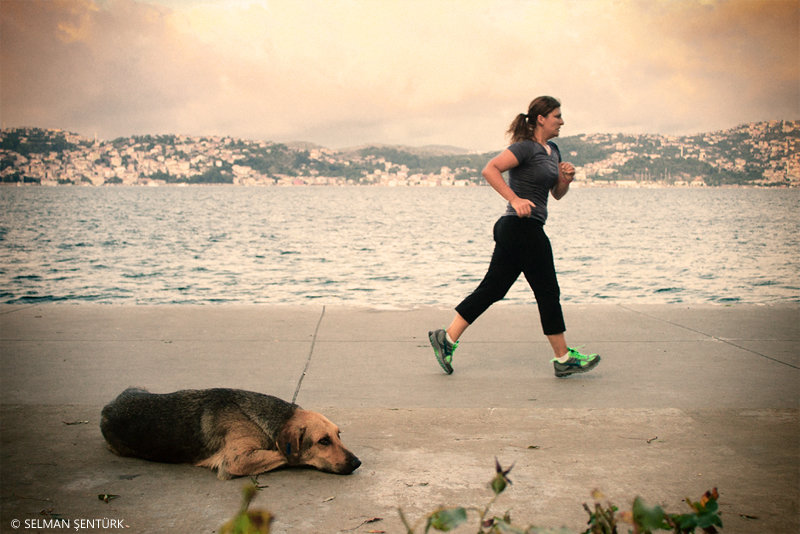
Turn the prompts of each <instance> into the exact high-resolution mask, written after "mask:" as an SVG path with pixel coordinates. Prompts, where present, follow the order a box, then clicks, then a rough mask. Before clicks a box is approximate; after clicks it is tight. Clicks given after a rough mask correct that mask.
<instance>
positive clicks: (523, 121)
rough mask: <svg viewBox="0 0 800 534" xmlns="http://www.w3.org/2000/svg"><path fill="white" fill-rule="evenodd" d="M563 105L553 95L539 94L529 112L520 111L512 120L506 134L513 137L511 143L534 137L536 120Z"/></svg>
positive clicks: (529, 107)
mask: <svg viewBox="0 0 800 534" xmlns="http://www.w3.org/2000/svg"><path fill="white" fill-rule="evenodd" d="M560 107H561V102H559V101H558V100H556V99H555V98H553V97H552V96H538V97H536V98H534V99H533V102H531V104H530V105H529V106H528V114H527V115H526V114H525V113H520V114H519V115H517V117H516V118H515V119H514V120H513V121H511V126H509V127H508V131H507V132H506V134H507V135H508V136H510V137H511V143H518V142H520V141H524V140H525V139H533V133H534V131H535V130H536V120H537V119H538V118H539V115H542V116H544V117H546V116H547V115H549V114H550V112H551V111H553V110H554V109H556V108H560Z"/></svg>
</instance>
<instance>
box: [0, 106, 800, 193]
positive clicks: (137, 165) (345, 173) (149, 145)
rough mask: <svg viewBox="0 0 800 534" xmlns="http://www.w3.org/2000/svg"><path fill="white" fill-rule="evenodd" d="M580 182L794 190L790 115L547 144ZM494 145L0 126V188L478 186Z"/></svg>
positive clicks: (797, 178)
mask: <svg viewBox="0 0 800 534" xmlns="http://www.w3.org/2000/svg"><path fill="white" fill-rule="evenodd" d="M555 141H556V142H557V144H558V145H559V148H560V150H561V154H562V157H563V159H564V160H566V161H570V162H572V163H573V164H574V165H575V166H576V168H577V170H578V178H579V180H581V181H582V182H583V183H584V184H587V185H596V184H617V185H648V184H670V185H682V184H684V185H685V184H689V183H691V184H693V185H708V186H715V185H760V186H800V150H798V149H799V148H800V120H795V121H769V122H758V123H750V124H744V125H741V126H737V127H736V128H732V129H729V130H723V131H718V132H710V133H704V134H699V135H694V136H682V137H676V136H663V135H654V134H645V135H626V134H592V135H578V136H571V137H563V138H558V139H556V140H555ZM497 152H499V150H498V151H496V152H492V153H484V154H475V153H468V152H467V151H464V150H461V149H458V148H455V147H447V146H426V147H407V146H387V145H367V146H363V147H355V148H349V149H343V150H332V149H328V148H325V147H320V146H317V145H314V144H312V143H305V142H294V143H290V144H281V143H274V142H270V141H253V140H244V139H236V138H232V137H191V136H182V135H155V136H153V135H145V136H132V137H125V138H118V139H114V140H112V141H97V140H95V139H89V138H85V137H82V136H80V135H78V134H74V133H70V132H65V131H62V130H47V129H41V128H12V129H3V130H1V131H0V181H1V182H2V183H7V184H9V183H11V184H14V183H16V184H53V185H55V184H91V185H107V184H128V185H153V184H156V185H157V184H171V183H178V184H181V183H183V184H190V183H228V184H240V185H298V184H332V185H343V184H365V185H366V184H384V185H412V186H414V185H422V186H431V185H474V184H482V183H483V179H482V178H481V176H480V171H481V169H482V168H483V166H484V165H485V164H486V162H487V161H488V160H489V159H490V158H491V157H493V156H494V155H495V154H496V153H497Z"/></svg>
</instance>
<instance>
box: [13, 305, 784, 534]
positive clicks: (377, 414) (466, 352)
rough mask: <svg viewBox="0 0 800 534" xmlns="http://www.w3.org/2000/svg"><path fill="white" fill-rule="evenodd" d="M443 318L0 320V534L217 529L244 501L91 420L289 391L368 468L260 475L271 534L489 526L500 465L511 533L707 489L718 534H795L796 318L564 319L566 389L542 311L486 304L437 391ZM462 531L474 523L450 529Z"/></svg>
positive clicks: (693, 314)
mask: <svg viewBox="0 0 800 534" xmlns="http://www.w3.org/2000/svg"><path fill="white" fill-rule="evenodd" d="M451 314H452V312H451V311H449V310H435V309H419V310H410V311H393V310H387V311H377V310H368V309H355V308H344V307H330V306H328V307H323V306H102V305H88V304H81V305H68V304H43V305H32V306H3V307H0V354H2V358H1V359H0V377H2V378H0V381H1V382H0V386H2V390H1V391H0V444H1V446H2V449H1V450H0V460H1V461H2V464H0V468H1V469H0V475H1V478H0V484H1V490H2V491H1V493H0V502H1V503H2V518H0V531H1V532H11V531H17V532H26V531H27V532H33V531H35V529H31V528H29V529H26V528H25V527H26V525H27V526H30V527H35V526H39V527H41V526H42V525H47V524H48V523H43V521H44V520H47V519H53V518H56V519H57V518H63V519H69V520H71V521H72V524H71V527H72V528H73V529H74V527H75V525H76V523H75V520H78V519H84V520H88V519H101V520H102V519H106V520H107V521H106V525H111V526H112V527H113V524H112V523H110V522H109V521H108V520H111V519H114V520H118V521H123V522H124V525H126V526H127V527H128V528H127V531H128V532H209V533H210V532H215V531H216V529H217V528H218V527H219V526H220V525H221V524H222V523H224V522H225V521H226V520H227V519H229V518H230V517H231V516H233V514H234V513H235V511H236V510H237V508H238V505H239V501H240V490H241V487H242V486H243V484H244V483H245V482H246V480H244V479H234V480H230V481H224V482H223V481H219V480H217V479H216V477H215V476H214V474H213V473H212V472H210V471H208V470H205V469H201V468H196V467H193V466H189V465H167V464H157V463H150V462H145V461H142V460H137V459H131V458H120V457H117V456H115V455H113V454H112V453H110V452H109V451H108V450H107V449H106V448H105V447H104V441H103V438H102V436H101V434H100V431H99V427H98V424H99V416H100V410H101V409H102V407H103V405H105V404H106V403H107V402H108V401H110V400H111V399H113V398H114V397H115V396H116V395H117V394H118V393H119V392H120V391H122V390H123V389H124V388H125V387H127V386H130V385H137V386H143V387H146V388H148V389H149V390H151V391H153V392H159V393H161V392H168V391H175V390H178V389H184V388H209V387H235V388H241V389H250V390H254V391H261V392H264V393H270V394H273V395H276V396H279V397H282V398H284V399H286V400H291V399H292V397H293V396H294V395H295V393H297V403H298V404H300V405H301V406H302V407H304V408H306V409H311V410H315V411H320V412H322V413H324V414H325V415H326V416H328V417H329V418H330V419H331V420H333V421H334V422H335V423H337V424H338V425H339V426H340V428H341V429H342V439H343V441H344V443H345V444H346V445H347V446H348V447H349V448H350V449H351V450H352V451H353V452H355V453H356V454H357V455H358V456H359V458H360V459H361V460H362V462H363V465H362V466H361V468H360V469H358V470H357V471H356V472H355V473H354V474H353V475H350V476H336V475H330V474H324V473H320V472H316V471H310V470H282V471H277V472H273V473H267V474H263V475H260V476H259V477H258V483H259V484H260V485H262V486H264V487H263V488H262V489H261V491H260V492H259V493H258V495H257V497H256V499H255V500H254V502H253V507H254V508H264V509H268V510H270V511H271V512H272V513H273V514H274V515H275V516H276V519H275V521H274V523H273V532H277V533H336V532H355V533H366V532H376V531H377V532H389V533H394V532H404V529H403V527H402V524H401V522H400V520H399V516H398V513H397V508H398V507H401V508H402V509H403V511H404V513H405V514H406V516H407V517H408V518H409V519H412V520H417V519H419V518H422V517H423V516H424V515H425V514H426V513H428V512H431V511H433V510H434V509H435V508H436V507H437V506H438V505H446V506H455V505H463V506H479V505H483V504H485V503H487V502H488V501H489V499H490V497H491V495H490V493H491V492H490V490H489V489H488V487H487V483H488V482H489V481H490V480H491V478H492V476H493V474H494V458H495V457H497V458H498V459H499V460H500V462H501V464H502V465H504V466H510V465H511V464H512V463H513V464H514V468H513V470H512V472H511V474H510V478H511V480H512V481H513V485H512V486H511V487H510V488H509V489H508V490H507V491H506V492H505V493H504V494H503V495H502V496H501V497H500V499H499V500H498V501H497V503H496V504H495V505H494V507H493V508H492V510H493V512H494V513H495V514H497V515H502V514H503V513H504V512H505V511H510V513H511V516H512V518H513V519H514V521H515V523H517V524H519V525H520V526H527V525H530V524H533V525H537V526H541V527H561V526H566V527H568V528H569V529H572V530H573V531H575V532H580V531H582V530H583V529H584V528H585V524H586V520H587V519H588V516H587V514H586V512H585V511H584V510H583V508H582V503H584V502H587V503H591V502H592V501H591V499H592V497H591V492H592V490H594V489H599V490H601V491H602V492H603V493H604V494H605V496H606V497H607V499H608V500H610V501H611V502H613V503H614V504H616V505H618V506H619V507H620V508H621V509H630V504H631V502H632V500H633V498H634V497H635V496H636V495H639V496H641V497H642V498H643V499H644V500H645V501H646V502H647V503H648V504H651V505H654V504H661V505H662V506H663V507H664V508H665V509H666V510H667V511H668V512H684V511H688V508H686V505H685V504H684V503H683V502H682V499H683V498H684V497H691V498H693V499H695V500H696V499H698V498H699V497H700V496H701V495H702V493H703V492H704V491H706V490H708V489H711V488H712V487H715V486H716V487H718V488H719V492H720V508H721V511H722V519H723V522H724V525H725V529H724V530H723V532H742V533H750V532H776V533H783V532H787V533H794V532H798V525H800V413H799V406H798V399H799V398H800V393H799V392H800V350H798V348H797V347H798V346H800V307H798V306H797V305H774V306H751V305H733V306H729V307H724V306H710V305H709V306H683V305H590V306H569V305H566V306H565V315H566V320H567V325H568V328H569V330H568V332H567V339H568V341H569V343H570V344H572V345H580V344H584V343H585V344H586V347H585V349H586V350H589V351H592V352H599V353H600V354H602V356H603V361H602V363H601V364H600V366H599V367H598V368H597V369H596V370H595V371H593V372H591V373H588V374H586V375H579V376H573V377H570V378H567V379H556V378H554V376H553V370H552V364H551V363H550V362H549V359H550V357H551V354H550V349H549V346H548V344H547V341H546V339H545V338H544V337H543V336H542V335H541V329H540V327H539V323H538V315H537V311H536V308H535V306H527V307H516V306H510V305H504V304H502V303H501V304H499V305H496V306H495V307H493V308H492V309H491V310H489V311H488V312H487V313H486V314H485V315H484V316H483V317H481V319H480V320H479V321H478V322H477V323H476V324H475V325H473V327H471V328H470V330H468V332H467V333H466V334H465V336H464V337H463V338H462V340H463V342H462V344H461V346H460V347H459V349H458V351H457V352H456V355H455V361H454V367H455V373H454V374H453V375H451V376H446V375H444V373H442V372H441V370H440V369H439V367H438V365H437V364H436V362H435V360H434V358H433V353H432V351H431V349H430V346H429V345H428V341H427V331H428V330H429V329H432V328H436V327H440V326H442V325H444V324H446V323H448V322H449V320H450V318H451ZM100 494H113V495H119V497H118V498H114V499H113V500H111V501H110V502H108V503H105V502H103V501H101V500H99V499H98V497H97V496H98V495H100ZM376 518H380V520H375V521H370V520H373V519H376ZM14 519H18V520H20V521H22V523H21V528H19V529H17V530H13V529H12V528H11V521H12V520H14ZM26 520H27V523H25V521H26ZM37 521H38V523H37ZM50 524H52V523H50ZM39 530H40V531H42V532H54V531H55V529H47V528H42V529H39ZM422 530H423V529H422V528H420V530H419V531H420V532H421V531H422ZM476 530H477V520H476V519H475V518H474V516H472V518H471V520H470V522H469V527H468V528H462V529H461V530H459V531H458V532H475V531H476ZM107 531H109V532H115V531H120V530H119V529H114V528H111V529H108V530H107Z"/></svg>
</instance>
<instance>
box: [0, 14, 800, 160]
mask: <svg viewBox="0 0 800 534" xmlns="http://www.w3.org/2000/svg"><path fill="white" fill-rule="evenodd" d="M0 10H1V11H0V45H2V46H0V61H1V62H2V63H1V64H0V67H2V73H3V76H2V80H0V84H2V85H0V90H1V91H2V92H0V98H1V101H0V111H1V112H2V113H1V114H2V117H3V119H2V120H3V125H4V126H16V125H35V126H45V127H58V128H64V129H69V130H73V131H78V132H80V133H84V134H87V135H91V134H93V133H95V132H96V133H97V134H98V135H99V136H100V137H103V138H113V137H116V136H123V135H131V134H142V133H167V132H170V133H186V134H193V135H210V134H227V135H235V136H241V137H248V138H260V139H272V140H279V141H286V140H293V139H302V140H309V141H314V142H318V143H320V144H324V145H327V146H333V147H341V146H347V145H355V144H361V143H367V142H384V143H402V144H411V145H422V144H429V143H437V144H450V145H457V146H463V147H466V148H472V149H480V150H495V149H497V148H499V147H501V146H502V145H503V143H504V137H503V133H504V131H505V129H506V127H507V125H508V123H509V122H510V121H511V119H512V118H513V116H514V115H515V114H516V113H518V112H521V111H524V110H525V109H526V107H527V103H528V102H529V101H530V100H531V99H532V98H533V97H535V96H537V95H539V94H552V95H553V96H556V97H559V98H560V99H561V100H562V102H563V105H564V107H563V111H564V115H565V118H566V120H567V125H566V126H565V128H564V134H565V135H570V134H577V133H583V132H597V131H626V132H653V133H695V132H699V131H704V130H708V129H718V128H726V127H731V126H734V125H736V124H739V123H741V122H746V121H751V120H766V119H773V118H798V115H800V102H799V101H800V72H798V69H800V67H798V65H799V64H800V61H799V59H800V58H798V50H800V43H798V32H797V28H798V24H800V19H799V18H798V11H799V10H798V6H797V3H796V2H794V1H792V0H786V1H783V0H766V1H760V0H752V1H751V0H728V1H725V0H719V1H700V0H684V1H681V2H672V1H669V2H668V1H662V0H653V1H649V0H648V1H644V0H642V1H628V2H617V1H588V0H587V1H578V0H575V1H568V2H560V3H554V2H538V1H522V0H505V1H497V2H486V1H484V0H475V1H472V0H463V1H451V0H440V1H431V0H406V1H399V0H397V1H395V0H385V1H381V2H372V1H364V0H337V1H333V2H323V1H310V0H292V1H289V0H276V1H246V0H243V1H238V2H232V1H227V2H217V1H206V2H203V1H199V0H196V1H192V0H184V1H169V0H148V1H134V0H108V1H101V0H97V1H90V0H54V1H38V0H24V1H19V0H3V1H2V3H0Z"/></svg>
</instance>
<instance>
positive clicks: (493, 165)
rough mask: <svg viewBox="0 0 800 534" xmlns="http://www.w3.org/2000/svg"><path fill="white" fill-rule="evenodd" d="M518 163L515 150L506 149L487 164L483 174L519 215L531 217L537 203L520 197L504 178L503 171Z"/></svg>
mask: <svg viewBox="0 0 800 534" xmlns="http://www.w3.org/2000/svg"><path fill="white" fill-rule="evenodd" d="M517 165H519V161H517V157H516V156H515V155H514V153H513V152H511V151H510V150H508V149H505V150H504V151H503V152H501V153H500V154H499V155H497V156H495V157H494V158H492V159H491V160H490V161H489V163H487V164H486V167H484V168H483V172H482V173H481V174H482V175H483V177H484V178H485V179H486V181H487V182H489V185H491V186H492V188H493V189H494V190H495V191H497V192H498V193H500V196H501V197H503V198H504V199H506V200H507V201H508V202H509V203H510V204H511V207H512V208H514V211H516V212H517V216H518V217H529V216H530V214H531V210H532V209H533V208H535V207H536V205H535V204H534V203H533V202H531V201H530V200H527V199H525V198H520V197H518V196H517V194H516V193H514V191H512V190H511V188H510V187H508V184H507V183H506V181H505V180H503V173H504V172H506V171H507V170H509V169H513V168H514V167H516V166H517Z"/></svg>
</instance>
